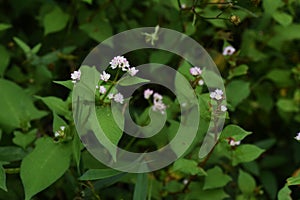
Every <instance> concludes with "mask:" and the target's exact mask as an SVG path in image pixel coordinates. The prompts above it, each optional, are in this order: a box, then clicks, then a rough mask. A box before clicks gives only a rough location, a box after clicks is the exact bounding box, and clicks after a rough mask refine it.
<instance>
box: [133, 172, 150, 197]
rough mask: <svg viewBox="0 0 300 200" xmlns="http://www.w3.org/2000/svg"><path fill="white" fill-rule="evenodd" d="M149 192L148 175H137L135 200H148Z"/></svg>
mask: <svg viewBox="0 0 300 200" xmlns="http://www.w3.org/2000/svg"><path fill="white" fill-rule="evenodd" d="M147 191H148V177H147V174H146V173H143V174H137V180H136V183H135V188H134V193H133V200H146V197H147Z"/></svg>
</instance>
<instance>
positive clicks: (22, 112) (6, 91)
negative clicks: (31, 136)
mask: <svg viewBox="0 0 300 200" xmlns="http://www.w3.org/2000/svg"><path fill="white" fill-rule="evenodd" d="M0 91H1V94H0V110H1V112H0V125H2V126H3V127H4V128H5V129H6V130H11V129H13V128H27V127H28V122H29V121H31V120H33V119H38V118H41V117H43V116H45V114H46V112H44V111H39V110H37V109H36V108H35V106H34V104H33V101H32V99H31V97H30V96H29V95H28V94H26V93H25V91H24V90H23V88H21V87H19V86H18V85H17V84H15V83H13V82H11V81H8V80H3V79H0ZM16 97H17V98H16ZM20 99H22V101H20Z"/></svg>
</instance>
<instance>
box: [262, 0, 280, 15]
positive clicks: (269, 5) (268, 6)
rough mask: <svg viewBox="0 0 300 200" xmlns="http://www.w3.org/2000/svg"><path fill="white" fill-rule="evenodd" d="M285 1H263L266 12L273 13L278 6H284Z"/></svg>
mask: <svg viewBox="0 0 300 200" xmlns="http://www.w3.org/2000/svg"><path fill="white" fill-rule="evenodd" d="M283 5H284V3H283V2H282V1H280V0H275V1H274V0H264V1H263V8H264V10H265V13H267V14H272V13H274V12H275V11H276V10H277V9H278V8H280V7H281V6H283Z"/></svg>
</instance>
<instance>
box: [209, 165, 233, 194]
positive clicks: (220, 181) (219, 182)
mask: <svg viewBox="0 0 300 200" xmlns="http://www.w3.org/2000/svg"><path fill="white" fill-rule="evenodd" d="M231 180H232V178H231V177H230V176H228V175H227V174H224V173H223V172H222V169H221V168H220V167H218V166H215V167H214V168H212V169H209V170H207V176H206V177H205V181H204V186H203V190H207V189H213V188H220V187H224V186H225V185H227V183H229V182H230V181H231Z"/></svg>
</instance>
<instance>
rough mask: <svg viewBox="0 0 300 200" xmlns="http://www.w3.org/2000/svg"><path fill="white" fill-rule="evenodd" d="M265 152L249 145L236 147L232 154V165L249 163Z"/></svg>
mask: <svg viewBox="0 0 300 200" xmlns="http://www.w3.org/2000/svg"><path fill="white" fill-rule="evenodd" d="M264 151H265V150H263V149H261V148H259V147H257V146H255V145H251V144H243V145H240V146H237V147H236V149H234V150H233V152H232V164H233V165H234V166H235V165H237V164H239V163H243V162H250V161H253V160H255V159H256V158H258V157H259V156H260V155H261V154H262V153H263V152H264Z"/></svg>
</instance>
